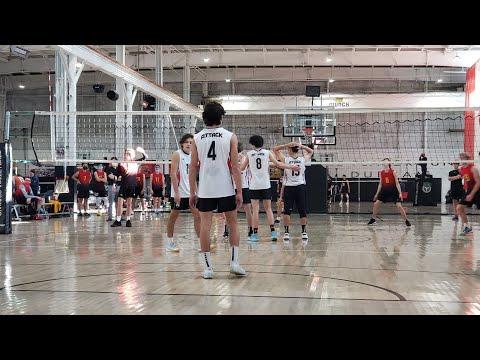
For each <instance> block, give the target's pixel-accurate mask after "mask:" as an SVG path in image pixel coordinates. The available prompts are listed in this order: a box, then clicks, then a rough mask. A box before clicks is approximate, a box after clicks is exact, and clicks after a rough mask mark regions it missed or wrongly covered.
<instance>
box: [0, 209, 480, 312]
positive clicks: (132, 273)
mask: <svg viewBox="0 0 480 360" xmlns="http://www.w3.org/2000/svg"><path fill="white" fill-rule="evenodd" d="M370 205H371V204H370ZM384 209H385V213H389V214H386V215H384V216H383V217H382V219H383V221H379V222H378V224H377V225H376V226H374V227H368V226H367V225H366V223H367V221H368V219H369V215H367V214H340V213H339V214H323V215H310V216H309V225H308V232H309V240H308V242H303V241H302V240H301V239H300V226H299V225H298V218H297V217H295V216H293V217H292V220H293V224H292V225H291V226H290V235H291V240H290V242H289V243H284V242H283V241H282V239H281V238H280V239H279V241H277V242H272V241H271V240H270V238H269V237H268V235H269V233H268V227H267V226H266V225H265V222H264V220H265V215H261V221H262V222H263V223H262V225H261V227H260V230H259V232H260V235H261V240H260V242H258V243H253V244H252V243H248V242H247V241H246V240H245V238H246V233H247V226H246V220H245V217H244V216H243V215H239V224H240V234H241V244H240V250H241V252H240V263H241V264H242V265H243V266H244V268H245V269H246V271H247V276H246V277H243V278H238V277H235V276H233V275H231V274H230V273H229V271H228V270H229V267H228V264H229V259H228V258H229V246H228V243H226V242H224V241H223V239H222V234H223V221H222V220H221V219H220V218H219V217H218V218H217V217H216V220H215V221H214V226H213V227H214V229H213V230H212V238H216V244H217V246H216V248H215V249H214V250H213V254H212V260H213V262H214V264H213V265H214V270H215V275H214V279H211V280H204V279H202V278H201V276H200V271H201V268H200V264H199V262H198V243H197V240H195V236H194V230H193V219H192V217H191V216H190V214H188V213H185V214H181V216H180V217H179V220H178V222H177V227H176V232H177V239H178V243H179V246H180V252H179V253H169V252H166V251H165V245H166V236H165V226H166V220H167V218H168V214H160V215H153V214H147V215H146V216H145V217H143V216H142V217H141V218H140V214H138V213H137V214H136V215H135V220H134V221H133V227H132V228H126V227H121V228H115V229H112V228H110V227H109V223H108V222H107V221H106V220H105V217H104V216H102V217H97V216H91V217H90V218H78V217H77V216H74V217H72V218H61V219H50V220H44V221H35V222H21V223H15V224H14V225H13V234H12V235H2V236H1V237H0V314H296V315H310V314H480V250H479V248H480V245H479V241H480V240H479V239H478V238H479V237H480V217H479V216H477V215H476V216H474V217H472V220H473V221H472V224H473V227H474V234H473V235H470V236H467V237H465V236H461V235H459V233H460V230H461V229H460V224H458V223H455V222H453V221H452V220H451V217H450V216H446V215H443V216H442V215H436V214H435V215H415V216H412V217H411V221H412V227H411V228H409V229H408V228H406V227H405V225H404V223H403V222H402V221H401V219H400V217H399V216H396V215H390V214H394V213H395V211H394V210H395V209H394V208H393V206H391V207H389V206H385V207H384ZM282 228H283V227H279V230H281V229H282ZM281 233H282V232H281V231H280V234H281Z"/></svg>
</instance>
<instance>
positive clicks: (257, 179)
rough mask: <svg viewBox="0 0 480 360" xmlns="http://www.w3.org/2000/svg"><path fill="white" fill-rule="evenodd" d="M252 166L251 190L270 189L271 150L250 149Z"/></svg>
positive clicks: (249, 156) (250, 165) (249, 154)
mask: <svg viewBox="0 0 480 360" xmlns="http://www.w3.org/2000/svg"><path fill="white" fill-rule="evenodd" d="M247 157H248V167H249V168H250V174H251V175H250V186H249V188H250V190H264V189H270V171H269V162H270V151H269V150H265V149H260V150H250V151H249V152H248V153H247Z"/></svg>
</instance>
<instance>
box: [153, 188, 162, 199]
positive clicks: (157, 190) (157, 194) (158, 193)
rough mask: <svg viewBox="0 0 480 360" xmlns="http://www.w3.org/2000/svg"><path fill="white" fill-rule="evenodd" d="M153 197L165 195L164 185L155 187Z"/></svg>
mask: <svg viewBox="0 0 480 360" xmlns="http://www.w3.org/2000/svg"><path fill="white" fill-rule="evenodd" d="M152 190H153V197H156V198H161V197H163V187H153V188H152Z"/></svg>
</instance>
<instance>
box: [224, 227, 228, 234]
mask: <svg viewBox="0 0 480 360" xmlns="http://www.w3.org/2000/svg"><path fill="white" fill-rule="evenodd" d="M224 232H225V233H228V227H227V225H225V230H224Z"/></svg>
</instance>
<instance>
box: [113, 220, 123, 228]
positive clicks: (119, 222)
mask: <svg viewBox="0 0 480 360" xmlns="http://www.w3.org/2000/svg"><path fill="white" fill-rule="evenodd" d="M117 226H122V222H121V221H118V220H115V221H114V222H113V224H112V225H110V227H117Z"/></svg>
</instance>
